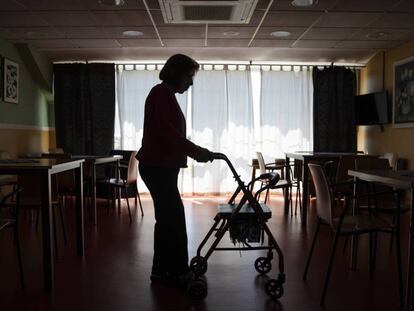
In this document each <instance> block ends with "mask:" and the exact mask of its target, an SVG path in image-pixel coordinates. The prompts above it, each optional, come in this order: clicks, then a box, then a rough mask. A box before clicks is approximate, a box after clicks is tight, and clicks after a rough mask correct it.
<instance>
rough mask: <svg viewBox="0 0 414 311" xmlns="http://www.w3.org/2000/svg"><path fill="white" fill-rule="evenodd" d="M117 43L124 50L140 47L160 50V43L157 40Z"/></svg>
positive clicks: (119, 40) (124, 40)
mask: <svg viewBox="0 0 414 311" xmlns="http://www.w3.org/2000/svg"><path fill="white" fill-rule="evenodd" d="M118 42H119V43H120V44H121V45H122V46H123V47H125V48H127V47H141V46H142V47H155V48H161V43H160V41H159V40H158V39H118Z"/></svg>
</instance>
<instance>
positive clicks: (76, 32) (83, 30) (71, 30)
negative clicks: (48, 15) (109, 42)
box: [57, 27, 108, 38]
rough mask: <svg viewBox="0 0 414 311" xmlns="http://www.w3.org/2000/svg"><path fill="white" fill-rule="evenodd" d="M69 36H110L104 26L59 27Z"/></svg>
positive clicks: (59, 29)
mask: <svg viewBox="0 0 414 311" xmlns="http://www.w3.org/2000/svg"><path fill="white" fill-rule="evenodd" d="M57 30H58V31H59V32H60V33H62V34H63V35H64V36H65V37H67V38H105V37H107V36H108V34H107V33H105V32H104V30H103V28H102V27H57Z"/></svg>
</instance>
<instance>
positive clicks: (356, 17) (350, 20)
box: [314, 12, 381, 27]
mask: <svg viewBox="0 0 414 311" xmlns="http://www.w3.org/2000/svg"><path fill="white" fill-rule="evenodd" d="M380 16H381V13H351V12H346V13H344V12H328V13H325V14H323V15H322V17H321V19H320V20H319V21H318V22H317V23H316V24H315V25H314V26H315V27H364V26H367V25H368V24H370V23H371V22H372V21H374V20H375V19H377V18H378V17H380Z"/></svg>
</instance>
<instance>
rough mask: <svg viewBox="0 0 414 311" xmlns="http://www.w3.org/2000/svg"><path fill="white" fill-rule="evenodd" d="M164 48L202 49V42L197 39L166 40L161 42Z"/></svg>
mask: <svg viewBox="0 0 414 311" xmlns="http://www.w3.org/2000/svg"><path fill="white" fill-rule="evenodd" d="M163 41H164V44H165V46H166V47H203V46H204V40H201V39H200V40H199V39H167V40H163Z"/></svg>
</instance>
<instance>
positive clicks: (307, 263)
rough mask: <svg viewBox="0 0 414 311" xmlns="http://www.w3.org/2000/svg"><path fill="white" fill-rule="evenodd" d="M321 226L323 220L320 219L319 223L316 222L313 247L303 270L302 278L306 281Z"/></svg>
mask: <svg viewBox="0 0 414 311" xmlns="http://www.w3.org/2000/svg"><path fill="white" fill-rule="evenodd" d="M320 227H321V220H320V219H318V221H317V224H316V230H315V233H314V235H313V239H312V245H311V248H310V250H309V255H308V259H307V260H306V265H305V271H304V272H303V276H302V279H303V280H304V281H305V280H306V276H307V274H308V269H309V265H310V261H311V258H312V254H313V249H314V248H315V243H316V238H317V236H318V233H319V229H320Z"/></svg>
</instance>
